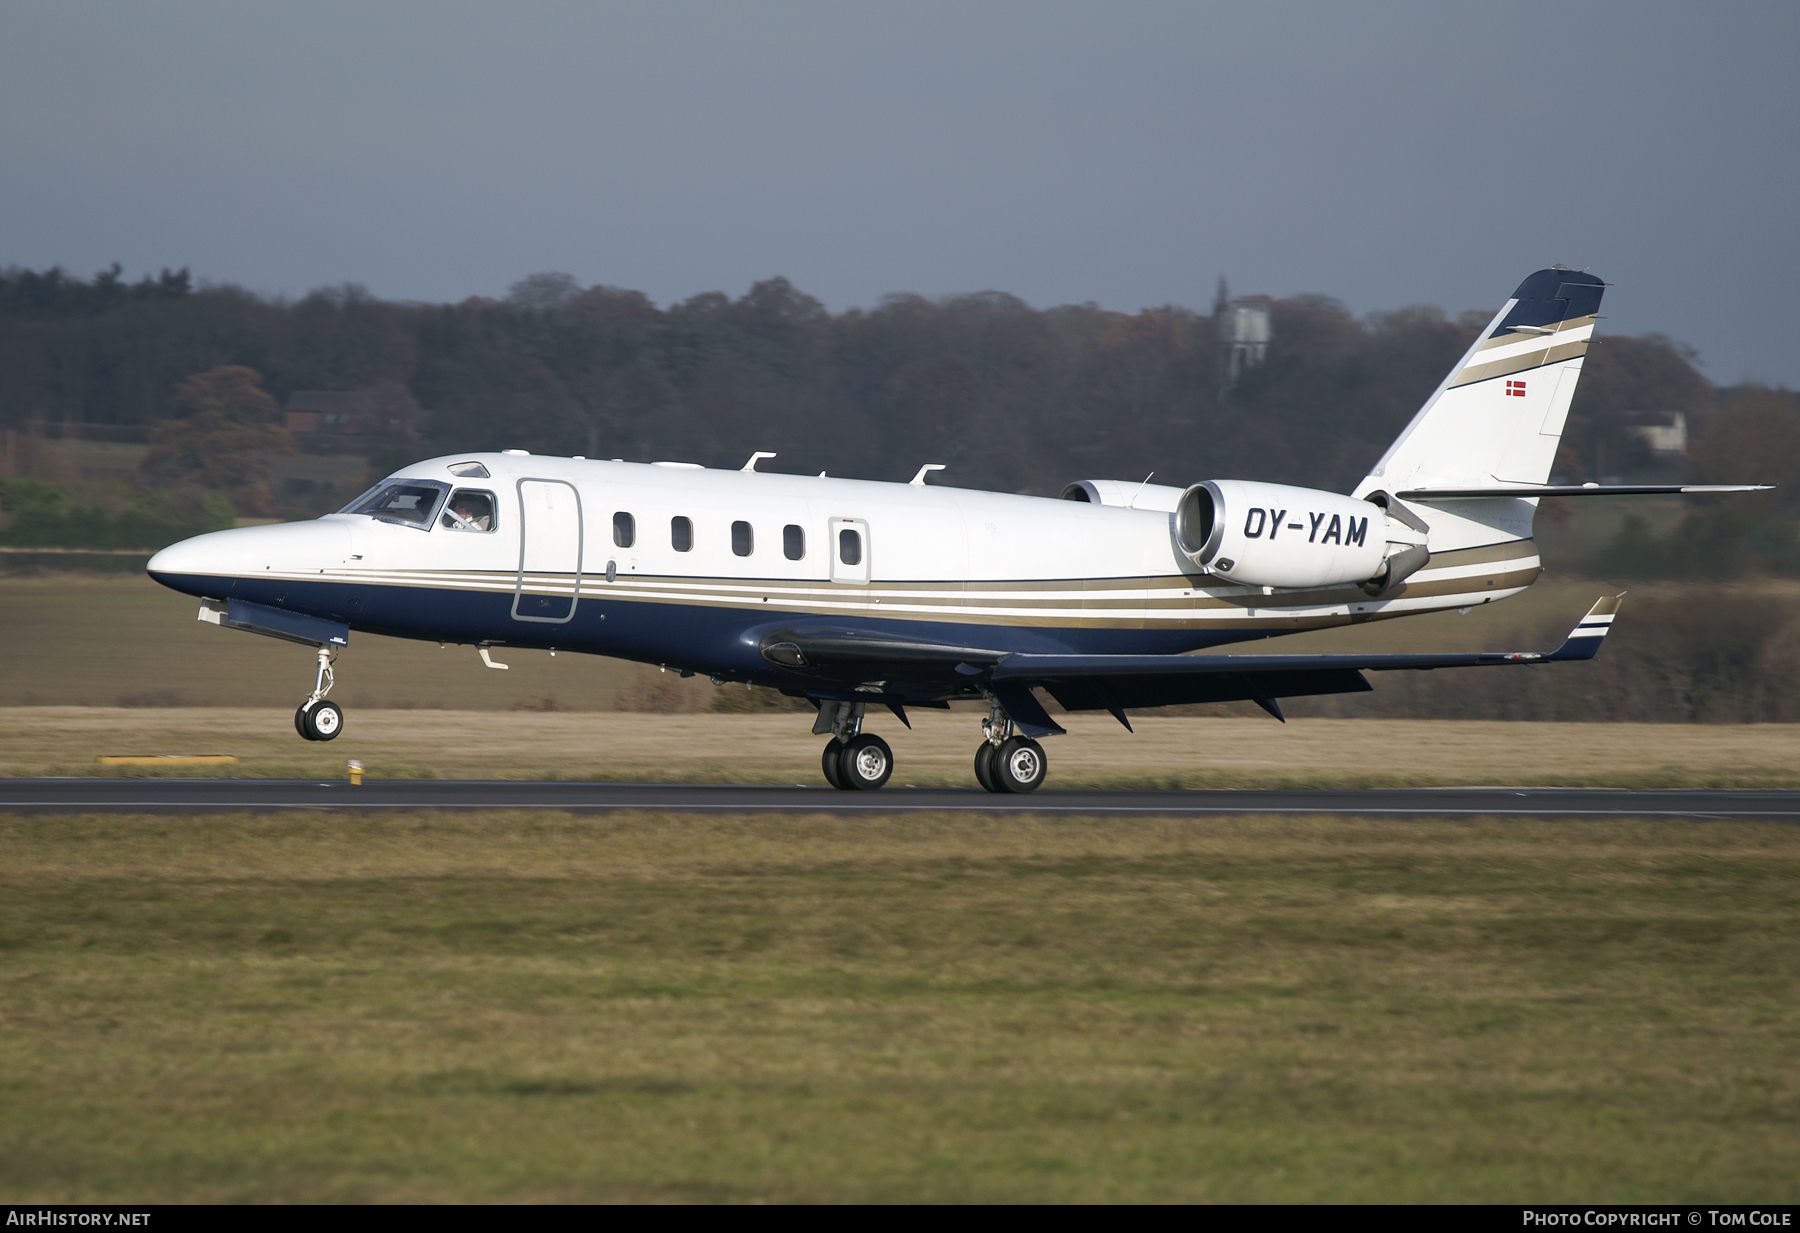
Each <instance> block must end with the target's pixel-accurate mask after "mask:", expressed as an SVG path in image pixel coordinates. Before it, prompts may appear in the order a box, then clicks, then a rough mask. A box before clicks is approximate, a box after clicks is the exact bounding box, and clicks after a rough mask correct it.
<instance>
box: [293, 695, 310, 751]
mask: <svg viewBox="0 0 1800 1233" xmlns="http://www.w3.org/2000/svg"><path fill="white" fill-rule="evenodd" d="M294 731H296V732H298V733H299V734H300V735H301V736H302V737H304V738H306V739H307V740H309V741H310V740H313V739H314V737H313V734H312V733H310V732H308V731H307V730H306V703H304V702H302V703H301V704H300V705H299V706H297V707H295V708H294Z"/></svg>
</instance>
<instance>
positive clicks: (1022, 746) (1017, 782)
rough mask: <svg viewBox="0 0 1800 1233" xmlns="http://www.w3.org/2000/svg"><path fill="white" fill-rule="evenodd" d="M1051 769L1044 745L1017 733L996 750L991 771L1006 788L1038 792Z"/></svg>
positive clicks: (1008, 789) (996, 780) (1006, 790)
mask: <svg viewBox="0 0 1800 1233" xmlns="http://www.w3.org/2000/svg"><path fill="white" fill-rule="evenodd" d="M1049 769H1050V763H1049V762H1048V761H1047V760H1046V759H1045V758H1044V747H1043V746H1042V745H1040V744H1038V743H1037V742H1036V741H1034V740H1032V739H1031V738H1030V737H1028V736H1015V737H1013V738H1012V739H1011V740H1009V741H1007V742H1005V743H1004V744H1002V745H1001V746H1000V748H998V749H996V750H995V751H994V763H993V768H992V771H991V774H992V775H993V777H994V782H995V783H997V784H999V785H1000V788H1001V790H1002V791H1004V792H1036V791H1037V790H1038V785H1040V784H1042V783H1043V782H1044V775H1045V773H1046V772H1048V771H1049Z"/></svg>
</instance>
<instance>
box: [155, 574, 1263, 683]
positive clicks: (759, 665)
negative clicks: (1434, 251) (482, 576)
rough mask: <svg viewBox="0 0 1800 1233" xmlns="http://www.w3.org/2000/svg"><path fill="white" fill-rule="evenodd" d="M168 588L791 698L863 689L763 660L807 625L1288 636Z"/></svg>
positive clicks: (1091, 651) (845, 678) (249, 582)
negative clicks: (547, 616) (598, 658)
mask: <svg viewBox="0 0 1800 1233" xmlns="http://www.w3.org/2000/svg"><path fill="white" fill-rule="evenodd" d="M151 577H153V578H154V579H155V580H156V581H157V582H160V583H161V584H162V585H164V586H166V587H169V588H171V589H172V590H176V591H181V592H184V593H186V594H189V595H196V596H206V597H210V598H214V599H241V600H248V601H250V602H252V603H257V604H267V605H269V606H270V607H275V608H282V609H286V610H287V611H290V612H298V613H303V614H305V615H308V616H314V617H319V618H321V619H324V620H330V621H341V622H343V623H344V624H346V625H348V626H349V627H350V628H351V629H352V630H354V631H356V632H358V633H367V634H382V635H385V636H387V637H391V638H412V639H418V640H421V641H430V642H455V643H467V644H479V643H489V644H492V645H495V646H516V647H535V648H551V647H554V648H555V649H556V650H559V651H575V652H580V653H585V654H590V655H606V656H612V657H614V658H618V659H630V660H636V661H638V662H640V663H649V664H665V665H667V666H669V667H671V668H680V669H682V670H684V671H692V672H695V673H698V674H702V675H710V676H720V677H724V678H727V679H731V680H738V681H751V682H754V683H756V684H759V685H768V686H771V687H774V688H777V689H782V690H785V691H787V692H790V693H796V694H803V693H812V694H818V693H820V692H821V689H823V690H824V691H826V692H832V691H833V690H834V687H837V686H841V685H843V684H845V683H852V677H853V676H861V675H866V673H852V674H845V673H841V672H833V671H830V670H826V669H806V670H792V669H785V668H778V667H776V666H774V665H772V664H770V663H769V662H768V661H767V660H765V659H764V658H763V657H762V654H761V652H760V650H759V649H758V645H757V644H758V642H759V640H760V639H761V638H762V637H763V635H765V634H767V633H769V632H771V631H773V630H777V629H781V628H783V627H785V626H791V625H793V624H795V623H796V622H801V621H805V622H828V623H830V624H831V625H833V626H835V627H844V628H854V629H858V630H866V631H869V632H871V633H873V632H881V633H885V634H890V635H893V636H895V637H899V638H907V639H913V640H917V641H923V642H937V643H945V644H949V645H953V646H978V647H983V648H987V649H991V650H996V651H1010V652H1028V653H1036V654H1076V655H1174V654H1180V653H1182V652H1185V651H1195V650H1202V649H1205V648H1207V647H1212V646H1221V645H1224V644H1226V643H1231V642H1244V641H1253V640H1256V639H1260V638H1269V637H1275V636H1278V635H1279V634H1281V633H1284V632H1288V631H1284V630H1268V631H1250V630H1242V629H1239V630H1233V631H1230V632H1224V631H1198V630H1192V629H1180V630H1154V629H1103V628H1089V627H1071V626H1037V625H1033V626H1017V625H1005V624H986V623H983V624H979V625H971V624H966V623H957V622H949V621H912V620H893V619H891V618H882V617H870V616H866V615H861V614H856V615H847V614H830V615H824V614H819V613H812V612H806V611H804V610H795V609H783V608H772V607H764V608H758V609H755V610H753V611H747V610H745V609H743V608H737V607H727V606H713V605H705V604H668V603H657V602H653V601H645V600H620V599H612V598H602V597H600V596H590V595H587V594H583V595H582V597H581V599H580V600H579V602H578V603H577V604H576V605H575V610H574V613H573V614H572V616H571V619H570V620H569V621H567V622H566V623H561V624H544V623H539V622H531V621H520V620H517V619H515V618H514V617H513V600H514V596H513V595H512V594H511V593H510V592H502V591H460V590H454V589H448V588H439V587H431V588H421V587H406V586H389V585H379V584H374V583H364V582H342V581H319V582H302V581H296V580H293V579H270V580H264V579H261V578H253V577H250V578H245V577H238V578H229V577H219V576H217V575H187V574H169V573H160V572H159V573H153V574H152V575H151ZM907 675H908V676H909V677H910V678H911V680H910V681H909V683H908V688H906V689H904V690H901V691H900V692H904V693H907V694H909V695H911V696H913V697H915V698H920V699H923V698H926V697H932V696H950V695H953V694H957V693H966V692H968V691H969V690H968V684H967V682H966V681H965V680H964V679H962V678H959V677H958V676H957V675H955V674H954V672H952V671H950V670H949V665H946V666H945V668H944V670H941V671H925V672H921V671H919V670H918V669H913V670H910V671H909V672H908V673H907Z"/></svg>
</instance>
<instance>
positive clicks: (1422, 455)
mask: <svg viewBox="0 0 1800 1233" xmlns="http://www.w3.org/2000/svg"><path fill="white" fill-rule="evenodd" d="M1604 290H1605V284H1604V283H1602V282H1601V281H1600V280H1599V279H1598V278H1596V277H1595V276H1594V275H1592V274H1587V273H1584V272H1582V271H1579V270H1563V269H1555V268H1552V269H1548V270H1539V271H1538V272H1537V273H1535V274H1533V275H1532V276H1531V277H1529V278H1527V279H1526V280H1525V281H1524V282H1522V283H1520V284H1519V289H1518V290H1517V291H1515V292H1513V293H1512V298H1511V299H1509V300H1507V302H1506V304H1505V305H1504V306H1503V307H1502V308H1501V309H1500V311H1499V312H1497V313H1495V314H1494V318H1493V320H1492V321H1490V322H1488V324H1487V328H1486V329H1484V330H1482V332H1481V334H1480V336H1479V337H1478V338H1476V340H1475V342H1474V344H1473V345H1472V346H1470V348H1469V350H1468V351H1467V352H1466V353H1465V354H1464V355H1463V357H1462V359H1461V360H1460V361H1458V363H1457V365H1456V367H1454V368H1452V369H1451V370H1450V373H1449V375H1448V376H1446V377H1445V378H1444V381H1443V384H1441V385H1439V386H1438V387H1437V389H1436V390H1435V391H1433V393H1432V395H1431V397H1430V398H1428V399H1426V400H1425V405H1424V406H1423V407H1420V408H1419V413H1418V414H1417V415H1415V416H1413V419H1412V423H1410V424H1408V425H1407V426H1406V430H1405V431H1404V432H1402V433H1401V434H1400V436H1399V438H1398V439H1396V440H1395V442H1394V443H1393V445H1391V446H1389V447H1388V451H1387V453H1386V454H1384V455H1382V457H1381V461H1380V462H1378V463H1376V464H1375V468H1374V470H1372V471H1370V472H1369V475H1368V478H1367V479H1365V480H1363V482H1362V484H1361V485H1359V486H1358V488H1357V495H1358V496H1361V495H1363V494H1364V493H1365V492H1366V491H1374V490H1376V489H1383V490H1386V491H1388V492H1405V491H1416V490H1420V489H1492V488H1496V487H1509V486H1512V485H1521V486H1524V485H1530V486H1537V485H1542V484H1543V483H1545V482H1546V481H1547V480H1548V479H1549V478H1550V468H1551V466H1552V464H1553V463H1555V461H1556V449H1557V446H1558V445H1559V444H1561V442H1562V430H1563V422H1564V421H1565V420H1567V419H1568V416H1569V403H1570V401H1571V400H1572V399H1573V398H1574V397H1575V384H1576V382H1577V381H1579V380H1580V379H1581V365H1582V363H1583V361H1584V360H1585V359H1586V357H1587V349H1588V342H1589V340H1590V339H1592V337H1593V334H1594V322H1595V320H1596V319H1597V317H1598V314H1599V311H1600V296H1601V293H1602V292H1603V291H1604Z"/></svg>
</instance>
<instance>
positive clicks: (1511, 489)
mask: <svg viewBox="0 0 1800 1233" xmlns="http://www.w3.org/2000/svg"><path fill="white" fill-rule="evenodd" d="M1773 487H1775V485H1773V484H1511V485H1508V486H1507V487H1505V488H1414V489H1411V490H1409V491H1407V492H1397V493H1395V494H1394V495H1395V496H1397V497H1399V498H1400V499H1401V500H1404V501H1461V500H1465V499H1469V498H1474V497H1642V496H1656V495H1672V494H1680V495H1686V496H1697V495H1700V494H1704V493H1713V492H1767V491H1768V490H1769V489H1771V488H1773Z"/></svg>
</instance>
